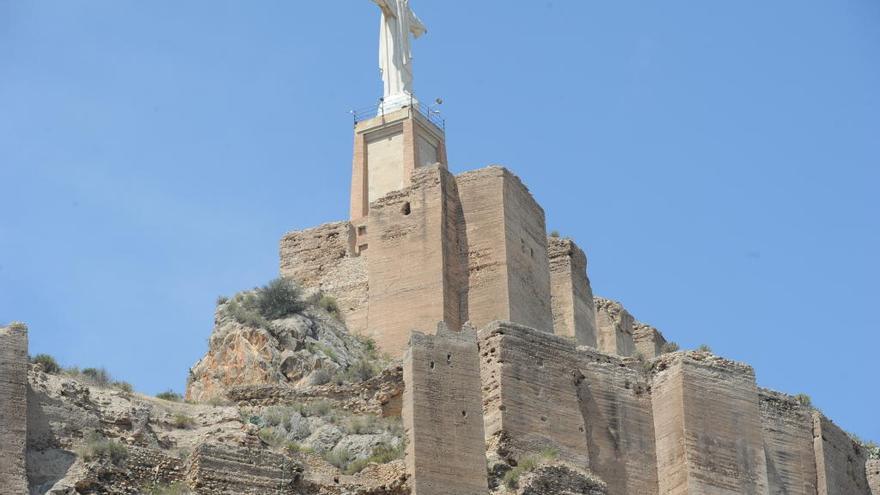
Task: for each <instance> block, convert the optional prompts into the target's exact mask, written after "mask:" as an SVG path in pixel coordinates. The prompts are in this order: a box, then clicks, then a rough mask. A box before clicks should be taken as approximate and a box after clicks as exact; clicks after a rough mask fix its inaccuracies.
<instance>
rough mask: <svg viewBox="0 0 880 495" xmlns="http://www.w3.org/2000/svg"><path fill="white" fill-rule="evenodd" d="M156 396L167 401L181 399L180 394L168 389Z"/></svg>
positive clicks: (178, 400)
mask: <svg viewBox="0 0 880 495" xmlns="http://www.w3.org/2000/svg"><path fill="white" fill-rule="evenodd" d="M156 398H157V399H162V400H167V401H169V402H180V401H181V400H182V399H183V397H181V395H180V394H178V393H177V392H175V391H174V390H170V389H169V390H166V391H164V392H160V393H158V394H156Z"/></svg>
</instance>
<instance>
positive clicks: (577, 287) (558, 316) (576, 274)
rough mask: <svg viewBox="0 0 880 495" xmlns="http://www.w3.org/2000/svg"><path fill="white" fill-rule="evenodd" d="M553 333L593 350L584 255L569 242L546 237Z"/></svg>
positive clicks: (593, 313) (592, 309)
mask: <svg viewBox="0 0 880 495" xmlns="http://www.w3.org/2000/svg"><path fill="white" fill-rule="evenodd" d="M547 254H548V256H549V258H550V296H551V298H550V302H551V306H552V310H553V333H555V334H556V335H562V336H564V337H570V338H572V339H574V340H575V342H577V343H578V345H586V346H590V347H597V345H598V344H597V340H596V305H595V302H594V301H593V290H592V288H590V280H589V278H587V256H586V255H585V254H584V252H583V250H581V248H579V247H578V246H577V244H575V243H574V241H572V240H571V239H561V238H558V237H548V238H547Z"/></svg>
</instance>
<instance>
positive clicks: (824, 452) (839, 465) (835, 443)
mask: <svg viewBox="0 0 880 495" xmlns="http://www.w3.org/2000/svg"><path fill="white" fill-rule="evenodd" d="M813 450H814V452H815V454H816V471H817V474H818V476H817V485H818V493H819V495H844V494H846V495H867V494H870V493H871V492H870V491H869V490H870V488H868V477H867V474H866V472H865V464H866V463H867V456H866V453H865V451H864V449H862V448H861V447H859V446H858V445H857V444H856V443H855V442H854V441H853V440H852V439H851V438H850V437H849V435H847V434H846V432H845V431H843V430H842V429H840V427H838V426H837V425H835V424H834V423H832V422H831V420H829V419H828V418H826V417H825V416H823V415H822V413H820V412H818V411H814V412H813Z"/></svg>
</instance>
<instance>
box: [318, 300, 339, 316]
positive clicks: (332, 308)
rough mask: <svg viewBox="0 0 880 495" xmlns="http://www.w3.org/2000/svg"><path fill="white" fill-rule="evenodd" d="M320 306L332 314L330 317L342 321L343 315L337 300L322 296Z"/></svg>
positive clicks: (319, 301)
mask: <svg viewBox="0 0 880 495" xmlns="http://www.w3.org/2000/svg"><path fill="white" fill-rule="evenodd" d="M318 306H319V307H320V308H321V309H323V310H324V311H326V312H328V313H330V316H332V317H334V318H336V319H337V320H341V319H342V318H341V316H342V315H341V314H340V313H339V303H337V302H336V298H335V297H333V296H326V295H325V296H321V299H319V300H318Z"/></svg>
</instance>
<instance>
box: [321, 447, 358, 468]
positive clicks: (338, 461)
mask: <svg viewBox="0 0 880 495" xmlns="http://www.w3.org/2000/svg"><path fill="white" fill-rule="evenodd" d="M324 460H325V461H327V462H329V463H330V464H332V465H334V466H336V467H338V468H339V469H340V470H341V471H345V470H346V469H347V468H348V465H349V464H350V463H351V462H352V461H354V454H352V453H351V451H350V450H348V449H333V450H330V451H328V452H327V453H325V454H324Z"/></svg>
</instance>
